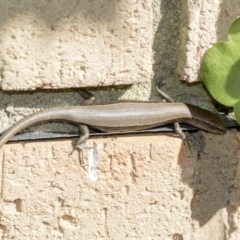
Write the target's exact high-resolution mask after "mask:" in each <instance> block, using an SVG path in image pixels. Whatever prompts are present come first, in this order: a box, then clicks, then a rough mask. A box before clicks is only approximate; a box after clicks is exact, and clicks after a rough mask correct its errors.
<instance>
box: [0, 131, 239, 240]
mask: <svg viewBox="0 0 240 240" xmlns="http://www.w3.org/2000/svg"><path fill="white" fill-rule="evenodd" d="M236 139H239V133H236V131H234V130H233V131H231V132H229V133H228V134H226V135H224V136H216V135H212V134H207V133H203V132H197V133H194V134H192V135H191V136H189V142H188V144H184V143H183V142H182V140H181V139H180V138H179V137H176V136H175V135H173V134H171V135H170V134H169V135H161V134H156V135H154V136H153V135H138V136H137V137H136V136H131V135H127V136H122V137H106V138H100V137H99V138H93V139H90V140H89V141H88V143H87V145H88V147H91V146H93V144H94V142H95V143H97V144H98V145H99V146H100V147H101V149H100V154H99V164H98V166H97V174H98V179H97V181H96V182H91V181H90V180H89V178H88V172H87V170H88V154H89V149H85V150H84V152H83V160H84V163H83V165H80V164H79V155H78V153H77V152H74V153H73V154H72V155H69V154H70V153H71V151H72V143H75V141H73V142H72V141H70V140H62V141H52V142H50V141H42V142H32V143H27V142H26V143H22V144H21V143H20V144H8V145H5V146H4V147H3V148H2V150H1V160H2V161H3V163H2V164H0V166H1V167H3V169H2V171H0V172H1V173H2V181H1V184H2V186H1V189H2V194H1V202H0V205H1V206H0V209H1V219H0V237H1V238H4V239H12V238H15V239H46V238H48V239H129V240H130V239H131V240H135V239H136V240H137V239H149V240H150V239H169V240H172V239H184V240H190V239H199V240H205V239H239V237H240V234H239V232H240V231H239V229H240V227H239V226H240V220H239V219H240V218H239V210H238V205H239V201H240V200H239V198H238V196H239V194H237V191H238V189H240V186H239V181H238V179H239V174H240V173H239V171H238V170H237V169H238V168H239V166H238V165H239V164H238V162H239V154H238V151H237V149H238V148H239V141H237V140H236ZM188 146H192V147H191V150H189V148H188Z"/></svg>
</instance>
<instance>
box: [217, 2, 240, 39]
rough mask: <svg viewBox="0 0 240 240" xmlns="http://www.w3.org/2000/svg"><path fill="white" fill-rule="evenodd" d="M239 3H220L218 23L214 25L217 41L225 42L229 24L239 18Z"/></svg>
mask: <svg viewBox="0 0 240 240" xmlns="http://www.w3.org/2000/svg"><path fill="white" fill-rule="evenodd" d="M239 13H240V2H239V0H228V1H224V0H223V1H222V2H221V4H220V11H219V16H218V21H217V23H216V30H217V38H218V41H227V40H228V38H227V34H228V30H229V27H230V26H231V24H232V23H233V22H234V20H236V18H237V17H239Z"/></svg>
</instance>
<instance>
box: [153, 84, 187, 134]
mask: <svg viewBox="0 0 240 240" xmlns="http://www.w3.org/2000/svg"><path fill="white" fill-rule="evenodd" d="M156 88H157V91H158V93H159V94H160V95H161V97H162V98H164V99H166V100H167V101H168V102H174V100H173V99H172V98H171V97H169V96H168V95H167V94H166V93H164V92H163V91H161V90H160V89H159V88H158V87H156ZM173 126H174V131H175V133H177V134H178V135H179V136H180V137H181V138H182V139H186V136H185V134H184V132H183V131H182V129H181V127H180V124H179V123H178V122H174V123H173Z"/></svg>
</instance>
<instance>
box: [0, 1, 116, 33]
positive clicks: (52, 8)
mask: <svg viewBox="0 0 240 240" xmlns="http://www.w3.org/2000/svg"><path fill="white" fill-rule="evenodd" d="M118 3H119V1H118V0H112V1H111V0H103V1H89V0H74V1H28V0H21V1H17V0H11V1H8V0H4V1H0V9H2V11H1V14H0V26H3V25H4V23H5V22H7V21H9V20H13V19H14V18H15V17H19V16H25V15H28V14H31V15H33V16H34V17H33V21H34V19H35V20H36V25H38V24H39V22H40V23H41V22H45V25H47V26H48V27H50V28H51V29H52V30H54V28H55V27H56V26H59V22H60V21H61V19H62V18H68V17H69V16H70V15H74V14H79V13H80V14H81V15H82V16H83V18H84V19H85V20H87V19H88V18H89V19H90V20H91V21H93V20H95V21H99V22H102V23H104V21H113V20H114V21H115V20H116V16H115V15H116V11H115V10H116V5H117V4H118ZM16 5H17V6H18V7H17V8H16ZM13 9H14V11H13Z"/></svg>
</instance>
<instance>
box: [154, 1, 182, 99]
mask: <svg viewBox="0 0 240 240" xmlns="http://www.w3.org/2000/svg"><path fill="white" fill-rule="evenodd" d="M159 11H160V13H161V18H160V21H159V23H158V26H157V30H156V34H155V36H154V39H153V46H152V48H153V54H154V56H153V59H154V63H153V72H154V76H153V80H152V81H153V83H158V82H159V81H161V80H162V83H163V84H164V83H166V87H167V86H169V87H171V88H172V87H173V86H174V83H173V81H174V80H175V79H176V78H177V80H178V81H179V77H178V76H177V74H176V68H177V64H178V56H179V53H180V41H179V35H180V30H181V29H180V27H181V26H180V25H181V24H180V22H181V21H180V18H181V1H175V0H162V1H161V6H160V9H159ZM155 15H156V14H155ZM169 82H170V83H169ZM151 92H152V93H154V92H156V89H155V85H154V84H152V91H151ZM167 92H169V91H167ZM152 97H153V96H152Z"/></svg>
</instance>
